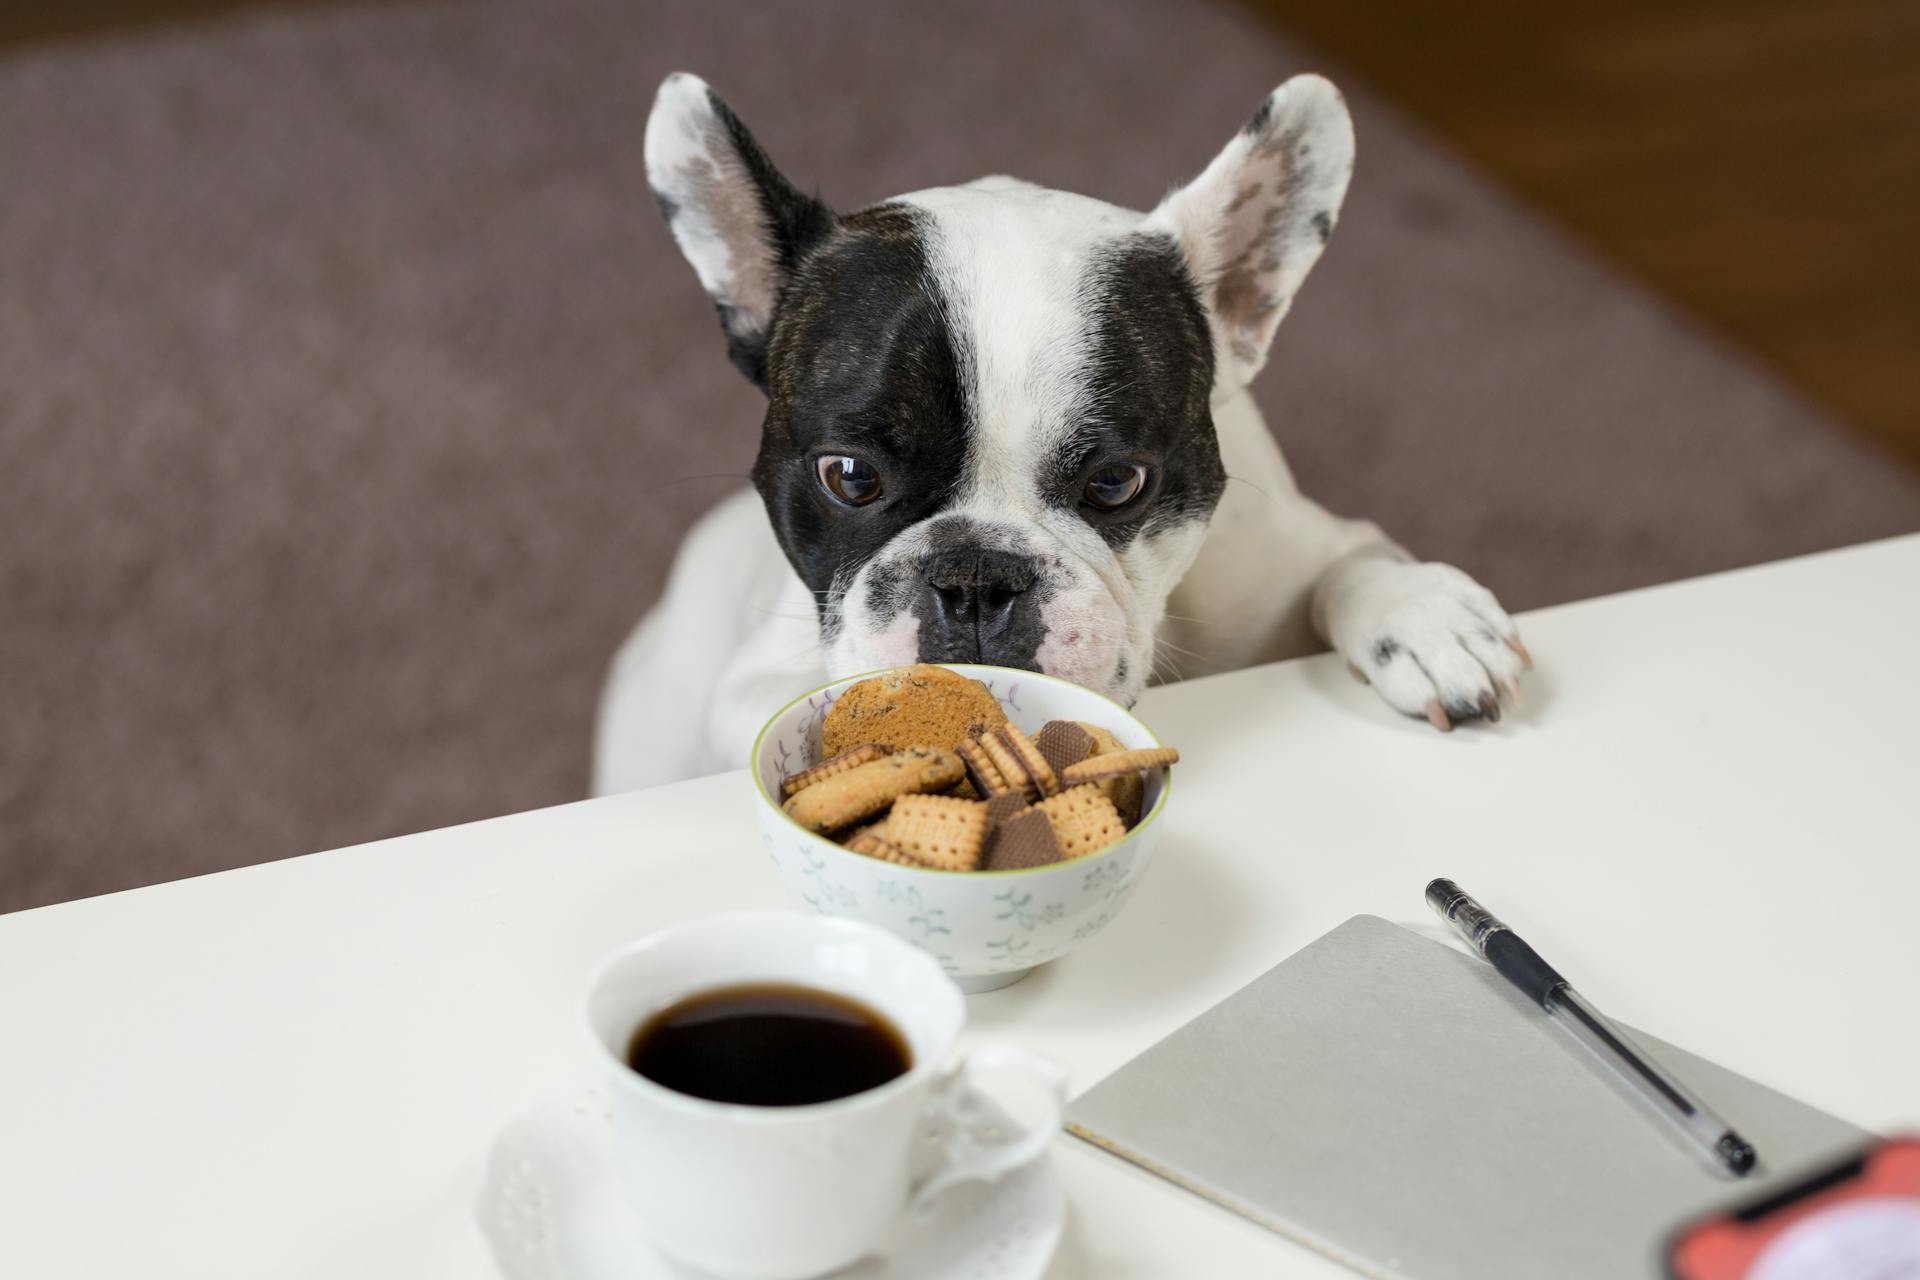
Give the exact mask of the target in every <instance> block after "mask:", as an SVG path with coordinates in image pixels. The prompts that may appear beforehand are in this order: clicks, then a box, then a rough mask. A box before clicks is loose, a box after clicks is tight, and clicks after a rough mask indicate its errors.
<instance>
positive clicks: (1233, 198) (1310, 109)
mask: <svg viewBox="0 0 1920 1280" xmlns="http://www.w3.org/2000/svg"><path fill="white" fill-rule="evenodd" d="M1352 174H1353V121H1352V120H1351V119H1350V118H1349V117H1348V115H1347V104H1346V103H1345V102H1344V101H1343V100H1342V99H1341V97H1340V91H1339V90H1338V89H1336V88H1334V87H1333V85H1332V84H1331V83H1330V82H1328V81H1326V80H1323V79H1321V78H1320V77H1319V76H1295V77H1294V78H1293V79H1291V80H1289V81H1287V82H1286V83H1285V84H1283V85H1281V86H1280V87H1279V88H1278V89H1275V90H1274V91H1273V93H1272V94H1270V95H1268V97H1267V100H1266V101H1265V102H1263V103H1261V104H1260V109H1259V110H1258V111H1256V112H1254V113H1253V118H1252V119H1251V120H1249V121H1247V124H1246V127H1245V128H1243V129H1241V131H1240V132H1239V133H1238V134H1237V135H1236V136H1235V137H1234V139H1233V141H1232V142H1229V143H1228V144H1227V146H1226V149H1225V150H1223V151H1222V152H1221V153H1220V154H1219V155H1218V156H1216V157H1214V161H1213V163H1212V164H1210V165H1208V166H1207V168H1206V172H1204V173H1202V174H1201V175H1200V176H1199V177H1197V178H1195V179H1194V180H1193V181H1192V182H1190V183H1188V184H1187V185H1186V186H1184V187H1181V188H1180V189H1179V190H1177V191H1175V192H1174V193H1173V194H1172V195H1170V196H1168V197H1167V198H1166V199H1165V200H1163V201H1161V202H1160V207H1159V208H1157V209H1155V210H1154V211H1153V213H1152V214H1151V215H1149V217H1148V219H1147V223H1148V227H1149V228H1150V229H1158V230H1164V231H1166V232H1168V233H1170V234H1171V235H1172V236H1173V238H1174V240H1175V242H1176V243H1178V244H1179V246H1180V249H1181V252H1182V253H1183V254H1185V256H1186V260H1187V266H1188V269H1189V270H1191V271H1192V272H1193V277H1194V280H1195V281H1196V283H1198V284H1199V286H1200V294H1201V297H1202V298H1203V299H1204V300H1205V302H1206V305H1207V312H1208V315H1209V317H1210V319H1211V321H1212V327H1213V338H1214V352H1215V356H1214V369H1215V373H1214V391H1215V394H1216V395H1218V394H1224V393H1226V392H1228V391H1233V390H1237V389H1238V388H1240V387H1241V386H1244V385H1245V384H1246V383H1247V382H1248V381H1249V380H1251V379H1252V377H1253V375H1254V374H1256V373H1258V372H1259V371H1260V366H1262V365H1263V364H1265V363H1266V362H1267V347H1268V345H1269V344H1271V343H1272V341H1273V333H1274V330H1275V329H1277V328H1279V326H1280V320H1281V318H1282V317H1284V316H1285V315H1286V314H1287V308H1288V306H1290V305H1291V304H1292V302H1293V295H1294V294H1295V292H1297V291H1298V290H1299V288H1300V285H1301V284H1302V282H1304V281H1305V280H1306V278H1307V272H1308V271H1309V270H1311V269H1312V267H1313V264H1314V263H1315V262H1317V261H1318V260H1319V258H1320V251H1321V249H1323V248H1324V247H1325V246H1326V243H1327V238H1328V237H1329V236H1331V235H1332V234H1333V224H1334V222H1335V221H1336V220H1337V219H1338V218H1339V216H1340V202H1341V200H1342V199H1344V198H1345V196H1346V194H1347V179H1348V178H1349V177H1351V176H1352Z"/></svg>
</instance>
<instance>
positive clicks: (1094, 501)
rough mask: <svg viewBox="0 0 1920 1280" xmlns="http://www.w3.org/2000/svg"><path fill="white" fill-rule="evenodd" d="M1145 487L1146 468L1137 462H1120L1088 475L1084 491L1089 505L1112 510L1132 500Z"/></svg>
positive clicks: (1103, 509)
mask: <svg viewBox="0 0 1920 1280" xmlns="http://www.w3.org/2000/svg"><path fill="white" fill-rule="evenodd" d="M1146 487H1147V469H1146V468H1145V467H1143V466H1139V465H1138V464H1127V463H1122V464H1118V465H1115V466H1110V467H1102V468H1100V469H1099V470H1098V471H1096V472H1094V473H1093V474H1092V475H1090V476H1088V477H1087V487H1086V489H1085V490H1084V493H1085V496H1086V499H1087V504H1088V505H1089V506H1094V507H1099V508H1100V509H1101V510H1102V511H1112V510H1115V509H1116V508H1119V507H1124V506H1126V505H1127V504H1128V503H1129V502H1132V501H1133V500H1134V499H1135V498H1137V497H1139V496H1140V491H1141V490H1142V489H1144V488H1146Z"/></svg>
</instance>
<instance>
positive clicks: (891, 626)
mask: <svg viewBox="0 0 1920 1280" xmlns="http://www.w3.org/2000/svg"><path fill="white" fill-rule="evenodd" d="M646 159H647V176H648V179H649V181H650V182H651V183H652V186H653V190H654V194H655V195H656V196H657V197H658V199H659V202H660V208H661V211H662V212H663V213H664V214H665V215H666V219H667V223H668V225H669V226H670V227H671V228H672V229H673V234H674V236H675V238H676V239H677V240H678V241H679V243H680V247H681V249H682V251H683V252H685V254H686V256H687V258H688V260H689V261H690V262H691V263H692V264H693V268H694V270H695V271H696V272H697V273H698V274H699V276H700V282H701V283H702V284H703V285H704V286H705V287H706V290H707V293H708V294H709V295H710V296H711V298H712V299H713V305H714V309H715V310H716V311H717V312H718V313H719V316H720V327H721V329H722V330H723V331H724V332H725V334H726V339H727V348H728V352H729V354H730V355H731V357H732V359H733V362H734V364H735V365H737V366H738V367H739V368H740V370H741V371H742V372H743V373H745V374H746V375H747V377H748V378H750V379H752V380H753V382H754V383H756V384H757V385H758V386H759V387H760V388H761V389H762V390H763V391H765V392H766V395H767V417H766V423H765V430H764V435H763V438H762V441H761V446H760V455H759V459H758V461H757V462H756V464H755V466H754V472H753V478H754V483H755V485H756V486H757V487H758V489H759V491H760V494H761V497H762V498H763V499H764V500H765V502H766V505H767V514H768V515H769V516H771V517H772V520H773V527H774V530H775V532H776V534H777V535H778V537H779V539H780V545H781V546H782V547H783V548H784V549H785V551H786V554H787V558H788V559H789V560H790V561H791V562H792V563H793V567H794V569H795V570H796V571H797V572H798V573H799V575H800V577H801V579H802V580H803V581H804V582H805V583H806V584H807V586H808V587H809V588H811V589H812V590H813V592H814V597H815V600H816V603H817V607H818V609H819V614H820V627H821V636H822V639H823V642H824V645H825V649H826V655H827V665H828V667H829V670H830V671H831V673H832V674H833V675H835V676H836V677H837V676H840V675H844V674H850V673H853V672H857V671H865V670H870V669H873V668H877V667H888V666H896V665H901V664H904V663H909V662H914V661H929V662H962V661H964V662H987V663H996V664H999V665H1003V666H1010V667H1023V668H1029V669H1036V670H1041V671H1045V672H1048V673H1050V674H1053V675H1058V676H1064V677H1066V678H1068V679H1071V680H1075V681H1077V682H1079V683H1081V684H1084V685H1087V686H1089V687H1091V688H1094V689H1098V690H1101V691H1104V692H1106V693H1109V694H1110V695H1112V696H1114V697H1117V698H1119V699H1121V700H1123V701H1127V702H1131V701H1132V700H1133V698H1135V697H1136V696H1137V695H1138V694H1139V691H1140V689H1141V688H1142V687H1143V686H1144V685H1145V684H1146V681H1147V678H1148V676H1149V675H1150V674H1151V672H1152V668H1153V660H1154V648H1153V645H1154V632H1155V629H1156V628H1157V627H1158V626H1159V623H1160V621H1161V618H1162V615H1163V613H1164V611H1165V608H1166V601H1167V596H1168V593H1169V592H1170V591H1172V589H1173V586H1174V584H1175V583H1176V582H1178V581H1179V579H1180V577H1181V575H1182V574H1184V573H1185V572H1186V571H1187V569H1188V568H1189V566H1191V565H1192V563H1193V560H1194V557H1195V556H1196V555H1197V554H1198V552H1199V549H1200V543H1201V540H1202V539H1203V538H1204V537H1205V534H1206V529H1207V524H1208V521H1209V519H1210V517H1211V516H1212V513H1213V509H1214V506H1215V504H1216V503H1217V502H1218V501H1219V498H1220V493H1221V490H1222V488H1223V487H1224V486H1225V484H1226V474H1225V471H1224V470H1223V468H1222V466H1221V461H1220V449H1219V445H1218V443H1217V441H1216V440H1215V437H1214V428H1213V419H1212V413H1211V408H1212V406H1213V405H1215V404H1217V403H1219V402H1220V401H1221V400H1223V399H1224V398H1225V397H1228V396H1230V395H1232V394H1234V393H1235V392H1237V391H1239V390H1240V389H1241V388H1242V387H1243V386H1244V385H1245V384H1246V382H1247V380H1248V379H1250V378H1251V377H1252V376H1253V375H1254V374H1255V373H1256V372H1257V371H1258V370H1259V368H1260V366H1261V364H1262V363H1264V361H1265V359H1266V353H1267V347H1268V344H1269V343H1270V342H1271V341H1272V339H1273V333H1274V330H1275V328H1276V327H1277V326H1278V325H1279V323H1280V320H1281V317H1282V316H1284V315H1285V314H1286V311H1287V307H1288V305H1289V304H1290V303H1291V302H1292V300H1293V295H1294V292H1295V291H1296V290H1297V289H1298V288H1299V287H1300V284H1301V282H1302V281H1303V280H1304V279H1305V278H1306V275H1307V271H1308V270H1309V269H1310V268H1311V267H1312V266H1313V263H1314V261H1315V260H1316V259H1318V258H1319V256H1320V251H1321V248H1322V247H1323V246H1324V245H1325V243H1326V240H1327V237H1328V236H1329V235H1330V234H1331V232H1332V230H1333V224H1334V220H1335V218H1336V217H1337V216H1338V215H1339V210H1340V201H1341V198H1342V196H1344V194H1345V192H1346V186H1347V178H1348V175H1349V174H1350V172H1351V170H1352V167H1353V131H1352V126H1351V124H1350V123H1349V121H1348V118H1347V111H1346V107H1345V105H1344V104H1343V103H1342V102H1341V99H1340V95H1339V93H1338V92H1337V91H1336V90H1335V89H1334V88H1333V86H1332V85H1330V84H1328V83H1327V82H1326V81H1324V80H1321V79H1318V78H1316V77H1310V76H1302V77H1299V78H1296V79H1294V80H1290V81H1288V82H1287V83H1286V84H1284V85H1282V86H1281V87H1280V88H1279V89H1278V90H1276V91H1275V92H1274V93H1273V94H1272V95H1271V96H1269V97H1268V98H1267V100H1266V101H1265V102H1264V103H1262V104H1261V106H1260V109H1259V110H1258V111H1256V112H1255V113H1254V115H1253V118H1252V119H1251V120H1249V121H1248V122H1247V124H1246V126H1245V127H1244V128H1243V129H1242V130H1241V131H1240V132H1239V133H1238V134H1237V135H1236V136H1235V137H1234V138H1233V140H1232V141H1231V142H1229V143H1228V144H1227V146H1226V148H1225V149H1224V150H1223V151H1221V152H1220V154H1219V155H1218V156H1217V157H1216V158H1215V159H1214V161H1213V163H1211V164H1210V165H1208V166H1207V168H1206V171H1205V172H1203V173H1202V174H1201V175H1200V176H1199V177H1198V178H1196V179H1195V180H1194V181H1192V182H1191V183H1189V184H1187V185H1186V186H1184V187H1182V188H1180V189H1179V190H1177V191H1175V192H1174V193H1173V194H1172V195H1170V196H1168V197H1167V198H1166V199H1165V200H1164V201H1162V202H1161V204H1160V206H1159V207H1158V208H1156V209H1155V210H1154V211H1153V212H1152V213H1149V214H1144V215H1143V214H1139V213H1134V212H1130V211H1128V210H1125V209H1119V208H1115V207H1114V206H1112V205H1108V204H1103V203H1101V202H1099V201H1097V200H1089V199H1086V198H1083V197H1081V196H1075V195H1069V194H1067V193H1065V192H1059V191H1049V190H1046V189H1044V188H1040V187H1035V186H1032V185H1031V184H1028V183H1024V182H1017V181H1015V180H1013V179H1010V178H984V179H981V180H980V181H978V182H973V183H969V184H967V185H966V186H962V187H942V188H937V189H934V190H930V191H922V192H918V193H916V194H913V195H907V196H901V197H900V198H898V199H895V200H889V201H886V202H884V203H881V204H878V205H874V206H873V207H871V208H868V209H863V210H860V211H859V212H857V213H849V214H836V213H835V212H833V211H832V210H831V209H829V208H828V207H827V206H826V205H825V204H823V203H821V202H820V201H819V200H818V199H816V198H814V197H811V196H808V195H805V194H803V193H802V192H801V191H800V190H798V189H797V188H795V187H794V186H793V185H792V184H791V183H790V182H788V181H787V180H786V178H784V177H783V176H781V174H780V172H779V171H778V170H776V169H775V168H774V167H773V164H772V163H771V162H770V161H769V160H768V159H767V156H766V154H765V153H764V152H763V151H762V150H761V149H760V147H759V146H758V144H757V143H755V141H754V139H753V137H752V135H750V134H749V133H748V132H747V130H746V128H745V127H744V126H743V125H742V124H741V123H740V121H739V119H738V118H737V117H736V116H735V115H734V114H733V112H732V111H730V110H728V108H727V106H726V104H725V103H723V102H722V101H721V100H720V98H719V97H718V96H717V95H715V94H714V93H713V92H712V90H710V89H709V88H708V87H707V86H706V85H705V84H704V83H702V82H701V81H700V80H698V79H696V78H695V77H693V76H688V75H675V76H671V77H669V78H668V79H667V81H666V82H665V83H664V84H662V85H661V87H660V92H659V96H658V98H657V99H656V101H655V103H654V108H653V115H652V117H651V119H650V120H649V121H648V123H647V139H646Z"/></svg>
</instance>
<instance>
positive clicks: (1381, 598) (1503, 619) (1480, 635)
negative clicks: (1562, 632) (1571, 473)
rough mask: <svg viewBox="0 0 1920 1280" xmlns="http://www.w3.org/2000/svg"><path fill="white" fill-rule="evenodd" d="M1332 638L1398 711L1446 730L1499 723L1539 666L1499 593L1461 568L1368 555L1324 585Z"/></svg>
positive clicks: (1323, 608) (1323, 612) (1322, 603)
mask: <svg viewBox="0 0 1920 1280" xmlns="http://www.w3.org/2000/svg"><path fill="white" fill-rule="evenodd" d="M1319 596H1320V598H1319V601H1318V604H1319V613H1320V617H1321V620H1322V623H1323V626H1324V628H1325V631H1326V635H1327V639H1328V640H1329V641H1330V642H1331V643H1332V645H1333V647H1334V648H1335V649H1337V650H1338V651H1339V652H1340V654H1341V655H1342V656H1343V657H1345V658H1346V660H1347V662H1348V664H1349V665H1350V666H1351V667H1352V668H1353V670H1354V673H1355V674H1356V675H1358V676H1360V678H1361V679H1363V680H1366V681H1367V682H1369V683H1370V684H1372V685H1373V687H1374V688H1375V689H1376V690H1378V691H1379V694H1380V696H1381V697H1382V698H1384V699H1386V701H1387V704H1388V705H1389V706H1391V707H1393V708H1394V709H1395V710H1396V711H1400V712H1403V713H1405V714H1407V715H1410V716H1413V717H1414V718H1416V719H1420V718H1425V719H1426V720H1428V721H1429V722H1431V723H1432V725H1433V727H1434V728H1436V729H1438V730H1440V731H1441V732H1442V733H1444V732H1446V731H1447V730H1449V729H1451V728H1453V726H1454V725H1456V724H1460V723H1462V722H1463V721H1467V720H1479V719H1482V718H1485V719H1488V720H1498V719H1499V718H1500V699H1501V696H1502V695H1505V696H1506V697H1507V698H1508V699H1509V700H1510V701H1512V702H1514V703H1516V704H1517V703H1518V702H1519V700H1520V674H1521V672H1523V671H1525V670H1526V669H1527V668H1529V667H1531V666H1532V665H1533V659H1532V658H1531V657H1530V656H1529V655H1528V653H1527V650H1526V646H1525V645H1523V644H1521V643H1520V632H1519V629H1518V628H1516V627H1515V626H1514V625H1513V619H1512V618H1510V617H1508V616H1507V612H1506V610H1504V609H1502V608H1501V607H1500V602H1499V601H1497V600H1495V599H1494V598H1493V593H1492V592H1491V591H1488V590H1487V589H1486V588H1485V587H1483V586H1481V585H1480V584H1479V583H1477V582H1475V581H1474V580H1473V579H1472V578H1469V577H1468V576H1467V575H1466V574H1464V573H1462V572H1460V570H1458V569H1456V568H1454V567H1453V566H1452V565H1446V564H1410V563H1407V562H1405V561H1401V560H1389V559H1384V558H1377V557H1361V558H1355V559H1350V560H1347V561H1344V562H1342V563H1340V564H1338V565H1336V566H1334V567H1333V569H1331V570H1330V571H1329V573H1328V576H1327V578H1326V580H1324V581H1323V582H1322V584H1321V586H1320V592H1319Z"/></svg>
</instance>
